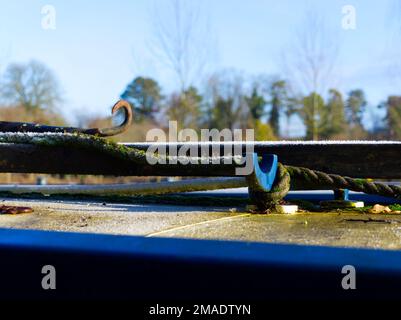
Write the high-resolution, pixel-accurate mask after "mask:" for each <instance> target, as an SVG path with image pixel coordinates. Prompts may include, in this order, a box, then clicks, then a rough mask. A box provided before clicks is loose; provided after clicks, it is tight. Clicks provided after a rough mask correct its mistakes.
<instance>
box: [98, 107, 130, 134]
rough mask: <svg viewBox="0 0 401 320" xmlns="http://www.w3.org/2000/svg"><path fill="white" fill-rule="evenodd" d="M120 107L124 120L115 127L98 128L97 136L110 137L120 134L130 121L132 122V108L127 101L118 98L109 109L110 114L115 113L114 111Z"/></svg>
mask: <svg viewBox="0 0 401 320" xmlns="http://www.w3.org/2000/svg"><path fill="white" fill-rule="evenodd" d="M120 109H122V110H124V121H123V122H122V123H121V124H120V125H118V126H116V127H112V128H104V129H98V130H99V133H98V135H99V136H101V137H110V136H114V135H117V134H120V133H122V132H124V131H125V130H127V129H128V127H129V126H130V125H131V122H132V108H131V106H130V104H129V103H128V102H127V101H125V100H119V101H117V103H116V104H115V105H114V106H113V108H112V109H111V114H112V115H114V114H116V112H117V111H118V110H120Z"/></svg>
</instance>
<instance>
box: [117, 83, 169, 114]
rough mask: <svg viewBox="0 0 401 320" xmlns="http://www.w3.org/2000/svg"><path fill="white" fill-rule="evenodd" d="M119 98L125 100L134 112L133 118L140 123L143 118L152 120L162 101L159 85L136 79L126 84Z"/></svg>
mask: <svg viewBox="0 0 401 320" xmlns="http://www.w3.org/2000/svg"><path fill="white" fill-rule="evenodd" d="M121 98H122V99H124V100H127V101H128V102H129V103H130V104H131V107H132V109H133V111H134V118H135V119H136V120H137V121H142V120H144V119H145V118H153V117H154V114H155V113H156V112H158V111H159V110H160V102H161V100H162V98H163V97H162V95H161V89H160V86H159V84H158V83H157V82H156V81H155V80H153V79H151V78H144V77H136V78H135V79H134V80H133V81H132V82H131V83H129V84H128V86H127V87H126V89H125V91H124V92H123V93H122V94H121Z"/></svg>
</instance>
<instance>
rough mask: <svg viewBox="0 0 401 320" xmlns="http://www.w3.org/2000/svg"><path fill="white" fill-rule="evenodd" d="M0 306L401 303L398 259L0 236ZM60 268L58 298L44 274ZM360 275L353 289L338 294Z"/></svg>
mask: <svg viewBox="0 0 401 320" xmlns="http://www.w3.org/2000/svg"><path fill="white" fill-rule="evenodd" d="M0 256H1V258H2V263H1V264H0V283H1V288H0V297H1V298H2V299H5V298H6V299H17V298H18V299H21V298H30V299H32V298H35V299H65V298H68V299H71V298H74V299H95V298H98V299H110V298H120V299H121V298H123V299H135V300H137V301H138V300H139V301H144V300H158V301H166V300H168V301H171V300H177V299H185V300H186V301H188V300H191V299H192V300H198V301H204V300H213V299H225V300H226V301H227V300H230V299H231V300H230V301H232V300H234V301H249V300H250V299H266V298H272V299H283V298H292V299H294V298H295V299H296V298H298V299H308V298H314V299H316V298H318V299H327V298H333V297H335V298H340V299H341V298H342V299H350V298H372V297H375V298H391V299H394V298H400V296H401V291H400V290H399V288H400V286H401V252H399V251H383V250H366V249H349V248H348V249H345V248H332V247H313V246H301V245H282V244H262V243H249V242H247V243H244V242H229V241H209V240H184V239H170V238H169V239H163V238H144V237H132V236H113V235H100V234H79V233H64V232H46V231H28V230H10V229H0ZM45 265H51V266H53V267H54V268H55V272H56V273H55V280H56V282H55V284H56V289H55V290H44V289H42V286H41V283H42V279H43V277H44V276H45V274H42V268H43V266H45ZM345 265H351V266H353V267H354V268H355V271H356V288H357V289H356V290H344V289H343V288H342V286H341V281H342V278H343V277H344V276H345V274H342V268H343V266H345Z"/></svg>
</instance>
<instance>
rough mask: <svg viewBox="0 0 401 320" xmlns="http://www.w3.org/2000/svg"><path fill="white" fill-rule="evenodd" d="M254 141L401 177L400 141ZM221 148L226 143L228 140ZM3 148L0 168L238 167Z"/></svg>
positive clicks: (215, 171)
mask: <svg viewBox="0 0 401 320" xmlns="http://www.w3.org/2000/svg"><path fill="white" fill-rule="evenodd" d="M126 145H127V146H131V147H133V146H135V147H138V148H141V149H145V150H146V149H147V147H148V146H149V144H126ZM181 145H182V144H178V145H177V146H178V147H180V146H181ZM232 145H233V144H231V146H232ZM209 147H210V148H211V146H209ZM254 147H255V151H256V152H259V153H271V154H277V155H278V159H279V161H280V162H281V163H284V164H287V165H294V166H302V167H307V168H311V169H315V170H320V171H324V172H327V173H337V174H341V175H346V176H351V177H355V178H383V179H401V170H400V168H401V157H400V155H401V143H400V142H393V141H383V142H366V141H365V142H360V141H349V142H345V143H343V142H341V143H340V142H325V143H323V142H313V143H310V142H302V143H294V142H274V143H273V142H263V143H255V144H254ZM199 148H201V146H199ZM220 148H224V143H223V144H222V145H220ZM242 148H243V149H244V150H245V148H246V145H245V144H242ZM0 154H1V160H0V172H21V173H52V174H56V173H59V174H95V175H116V176H176V175H181V176H233V175H235V169H234V168H233V166H229V165H226V166H224V165H214V166H204V165H187V166H185V165H158V164H156V165H153V166H152V165H145V166H135V165H133V164H132V163H129V162H128V161H124V160H121V159H117V158H114V157H112V156H109V155H104V154H102V153H100V152H98V151H89V150H85V149H79V148H71V147H69V148H62V147H45V146H34V145H28V144H18V145H14V144H0Z"/></svg>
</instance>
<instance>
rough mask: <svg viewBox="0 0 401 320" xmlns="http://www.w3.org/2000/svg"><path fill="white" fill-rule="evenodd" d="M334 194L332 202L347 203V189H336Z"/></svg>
mask: <svg viewBox="0 0 401 320" xmlns="http://www.w3.org/2000/svg"><path fill="white" fill-rule="evenodd" d="M333 192H334V200H344V201H349V190H348V189H336V190H333Z"/></svg>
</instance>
